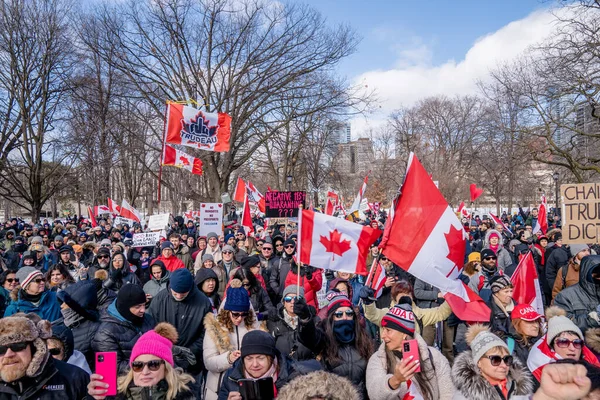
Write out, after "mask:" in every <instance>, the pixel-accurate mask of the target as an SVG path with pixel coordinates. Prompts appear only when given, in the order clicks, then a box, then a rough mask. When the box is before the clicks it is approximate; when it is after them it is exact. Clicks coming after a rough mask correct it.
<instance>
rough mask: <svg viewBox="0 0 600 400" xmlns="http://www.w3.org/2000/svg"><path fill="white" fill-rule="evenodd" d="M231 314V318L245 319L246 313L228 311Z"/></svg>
mask: <svg viewBox="0 0 600 400" xmlns="http://www.w3.org/2000/svg"><path fill="white" fill-rule="evenodd" d="M229 312H230V313H231V316H232V317H233V318H242V317H244V318H245V317H247V316H248V313H247V312H233V311H229Z"/></svg>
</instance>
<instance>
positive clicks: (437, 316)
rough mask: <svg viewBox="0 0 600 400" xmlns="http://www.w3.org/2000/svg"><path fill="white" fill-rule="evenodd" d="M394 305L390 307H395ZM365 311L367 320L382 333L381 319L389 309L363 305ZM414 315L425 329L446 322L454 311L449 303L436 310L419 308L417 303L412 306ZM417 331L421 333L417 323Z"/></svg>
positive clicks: (372, 304) (373, 304)
mask: <svg viewBox="0 0 600 400" xmlns="http://www.w3.org/2000/svg"><path fill="white" fill-rule="evenodd" d="M393 305H394V304H393V303H392V304H391V305H390V306H393ZM363 309H364V310H365V318H366V319H368V320H369V321H371V322H372V323H374V324H375V325H377V326H378V327H379V330H380V331H381V318H383V316H384V315H385V314H387V312H388V311H389V308H377V307H375V303H371V304H363ZM412 310H413V314H415V317H417V319H418V320H419V321H421V324H422V326H423V328H424V327H426V326H429V325H435V324H437V323H438V322H440V321H445V320H446V319H448V317H449V316H450V314H452V310H451V309H450V306H449V305H448V303H447V302H444V303H442V304H441V305H440V306H439V307H436V308H420V307H417V305H416V304H415V303H413V304H412ZM415 330H416V332H417V333H419V334H420V333H421V329H420V326H419V324H418V323H415Z"/></svg>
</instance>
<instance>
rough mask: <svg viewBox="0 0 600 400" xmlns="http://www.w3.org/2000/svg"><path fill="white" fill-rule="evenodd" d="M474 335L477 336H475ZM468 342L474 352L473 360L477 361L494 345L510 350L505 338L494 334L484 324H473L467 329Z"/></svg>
mask: <svg viewBox="0 0 600 400" xmlns="http://www.w3.org/2000/svg"><path fill="white" fill-rule="evenodd" d="M473 336H475V337H474V338H473ZM467 342H469V346H470V347H471V353H472V354H473V362H475V363H477V362H478V361H479V360H480V359H481V357H483V356H484V354H485V353H487V352H488V351H489V350H490V349H493V348H494V347H503V348H505V349H506V351H510V350H509V349H508V346H507V345H506V343H505V342H504V340H502V339H500V338H499V337H498V336H496V335H494V334H493V333H492V332H490V331H489V330H488V328H487V327H486V326H484V325H480V324H475V325H471V326H470V327H469V329H468V330H467Z"/></svg>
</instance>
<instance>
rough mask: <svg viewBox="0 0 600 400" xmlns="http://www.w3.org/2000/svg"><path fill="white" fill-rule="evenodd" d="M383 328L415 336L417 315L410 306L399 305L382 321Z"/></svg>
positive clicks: (390, 310)
mask: <svg viewBox="0 0 600 400" xmlns="http://www.w3.org/2000/svg"><path fill="white" fill-rule="evenodd" d="M381 326H382V327H384V328H389V329H394V330H396V331H400V332H403V333H406V334H407V335H410V336H413V335H414V334H415V315H414V314H413V312H412V307H411V306H410V304H397V305H395V306H394V307H392V308H390V309H389V311H388V312H387V313H386V314H385V315H384V316H383V318H382V319H381Z"/></svg>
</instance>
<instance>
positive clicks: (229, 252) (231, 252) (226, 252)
mask: <svg viewBox="0 0 600 400" xmlns="http://www.w3.org/2000/svg"><path fill="white" fill-rule="evenodd" d="M223 254H233V251H229V250H227V251H224V252H223Z"/></svg>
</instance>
